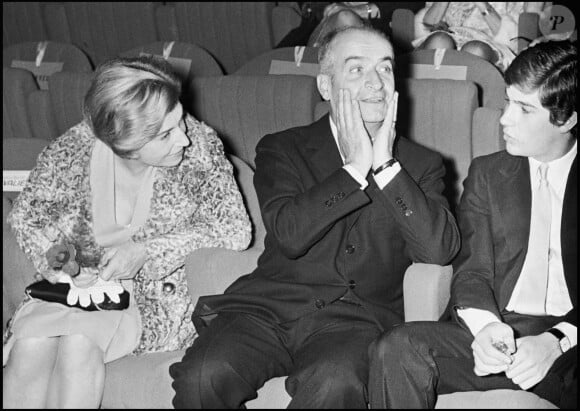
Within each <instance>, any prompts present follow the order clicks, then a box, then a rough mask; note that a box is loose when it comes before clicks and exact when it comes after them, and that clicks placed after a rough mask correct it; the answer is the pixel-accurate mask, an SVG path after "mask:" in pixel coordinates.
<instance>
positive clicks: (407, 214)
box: [405, 209, 413, 217]
mask: <svg viewBox="0 0 580 411" xmlns="http://www.w3.org/2000/svg"><path fill="white" fill-rule="evenodd" d="M411 214H413V212H412V211H411V210H407V209H405V217H409V216H410V215H411Z"/></svg>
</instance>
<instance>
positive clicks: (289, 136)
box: [256, 115, 330, 151]
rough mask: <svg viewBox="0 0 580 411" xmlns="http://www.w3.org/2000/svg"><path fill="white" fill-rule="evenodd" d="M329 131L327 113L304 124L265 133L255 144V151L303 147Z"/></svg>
mask: <svg viewBox="0 0 580 411" xmlns="http://www.w3.org/2000/svg"><path fill="white" fill-rule="evenodd" d="M328 133H330V123H329V120H328V115H326V116H323V117H322V118H321V119H319V120H318V121H315V122H313V123H311V124H307V125H305V126H297V127H292V128H289V129H286V130H282V131H278V132H276V133H272V134H267V135H265V136H264V137H262V139H260V141H259V142H258V144H257V146H256V151H258V150H261V149H276V150H279V149H280V148H289V147H305V146H307V145H310V144H312V143H313V140H314V139H317V138H323V136H324V135H325V134H328Z"/></svg>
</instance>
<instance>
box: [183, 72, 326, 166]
mask: <svg viewBox="0 0 580 411" xmlns="http://www.w3.org/2000/svg"><path fill="white" fill-rule="evenodd" d="M187 93H188V95H190V96H192V100H190V101H188V102H186V107H187V109H188V111H190V112H191V113H192V114H193V115H194V116H195V117H196V118H198V119H200V120H202V121H204V122H206V123H207V124H209V125H210V126H211V127H213V128H214V129H215V130H216V131H217V132H218V135H219V136H220V138H221V139H222V141H223V142H224V145H225V148H226V151H227V152H229V153H232V154H235V155H236V156H238V157H240V158H241V159H242V160H244V161H245V162H246V163H248V164H250V166H252V167H254V166H255V164H254V157H255V155H256V152H255V147H256V144H257V142H258V141H259V140H260V139H261V138H262V137H263V136H264V135H266V134H268V133H273V132H276V131H281V130H284V129H287V128H290V127H295V126H300V125H306V124H309V123H311V122H312V121H313V113H314V107H315V105H316V103H317V102H319V101H320V100H321V99H320V96H319V94H318V91H317V88H316V81H315V79H314V78H313V77H309V76H294V75H280V76H269V75H265V76H238V75H229V76H223V77H210V78H207V77H206V78H197V79H194V80H193V81H192V82H191V83H190V84H189V86H188V89H187Z"/></svg>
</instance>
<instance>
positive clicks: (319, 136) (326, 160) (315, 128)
mask: <svg viewBox="0 0 580 411" xmlns="http://www.w3.org/2000/svg"><path fill="white" fill-rule="evenodd" d="M308 130H309V133H310V134H311V135H310V137H309V139H308V143H307V145H306V148H305V149H306V156H307V158H309V159H310V162H311V164H312V170H313V172H314V175H315V177H316V180H317V181H322V180H324V179H325V178H326V177H328V176H329V175H330V174H332V173H334V172H335V171H336V170H337V169H339V168H340V167H342V159H341V158H340V153H339V151H338V147H337V146H336V142H335V141H334V137H333V136H332V131H331V130H330V120H329V118H328V114H327V115H325V116H324V117H322V118H321V119H320V120H318V121H317V122H315V123H314V124H313V125H312V127H310V128H309V129H308Z"/></svg>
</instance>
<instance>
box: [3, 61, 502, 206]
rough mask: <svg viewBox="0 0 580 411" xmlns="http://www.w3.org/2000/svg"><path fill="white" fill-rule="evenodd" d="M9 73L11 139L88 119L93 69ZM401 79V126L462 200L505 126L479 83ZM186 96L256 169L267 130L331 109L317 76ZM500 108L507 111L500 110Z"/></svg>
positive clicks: (191, 88)
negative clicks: (477, 157) (485, 112)
mask: <svg viewBox="0 0 580 411" xmlns="http://www.w3.org/2000/svg"><path fill="white" fill-rule="evenodd" d="M3 77H4V84H5V89H4V93H3V97H4V118H5V119H6V120H7V121H4V125H3V134H4V140H7V139H10V138H36V139H44V140H52V139H54V138H56V137H57V136H59V135H60V134H62V133H63V132H64V131H66V130H67V129H68V128H69V127H71V126H72V125H74V124H76V123H77V122H79V121H80V120H81V119H82V113H81V107H82V99H83V97H84V94H85V93H86V91H87V90H88V87H89V83H90V80H91V77H92V73H69V72H61V73H55V74H54V75H52V76H51V77H50V78H49V81H48V83H49V89H48V90H40V89H38V88H36V86H35V84H34V79H33V77H32V75H31V74H30V73H29V72H27V71H25V70H22V69H15V68H4V69H3ZM397 82H398V84H397V88H398V90H399V92H400V97H399V98H400V103H399V106H400V107H405V110H399V118H398V121H397V125H398V128H399V132H400V134H402V135H405V136H407V137H408V138H411V139H413V140H415V141H418V142H420V143H422V144H424V145H426V146H427V147H430V148H433V149H435V150H437V151H439V152H441V153H442V154H443V155H444V157H445V159H446V162H447V166H448V167H447V172H448V178H449V181H448V188H449V193H448V198H449V199H450V202H451V204H453V205H454V204H456V203H457V201H458V199H459V193H460V192H461V182H462V181H463V179H464V178H465V176H466V175H467V170H468V167H469V163H470V161H471V159H472V158H473V157H474V153H475V151H476V150H474V147H476V146H477V147H479V148H478V149H477V151H478V152H477V154H482V152H483V151H486V152H487V153H489V152H494V151H497V150H499V149H500V148H501V147H499V137H498V134H499V125H498V123H497V122H496V121H489V119H488V118H482V117H481V116H479V115H478V113H479V111H481V109H482V108H481V107H479V104H478V90H477V87H476V85H475V83H474V82H472V81H469V80H447V79H402V78H401V79H398V81H397ZM185 95H186V96H187V98H186V99H185V100H184V104H185V108H186V110H188V111H189V112H191V113H192V114H193V115H194V116H195V117H196V118H199V119H201V120H203V121H205V122H206V123H208V124H209V125H210V126H212V127H214V128H215V129H216V130H217V132H218V133H219V135H220V136H221V138H222V140H223V141H224V144H225V146H226V149H227V151H228V152H230V153H232V154H235V155H237V156H239V157H240V158H241V159H242V160H244V161H245V162H247V163H248V164H249V165H251V166H252V167H253V165H254V155H255V146H256V144H257V142H258V140H259V139H260V138H261V137H262V136H264V135H265V134H268V133H271V132H275V131H279V130H283V129H285V128H289V127H292V126H297V125H305V124H308V123H310V122H312V121H313V120H314V119H316V118H319V117H320V116H321V115H322V114H324V113H326V112H327V111H328V105H327V104H326V103H322V100H321V98H320V96H319V94H318V91H317V88H316V81H315V79H314V78H313V77H312V76H302V75H276V76H274V75H260V76H252V75H237V74H236V75H228V76H212V77H197V78H195V79H193V80H192V81H190V82H188V83H186V84H185ZM442 101H448V104H441V102H442ZM494 113H496V114H498V117H499V110H497V111H494ZM493 120H495V119H493ZM474 135H477V138H478V142H477V143H475V142H474Z"/></svg>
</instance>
